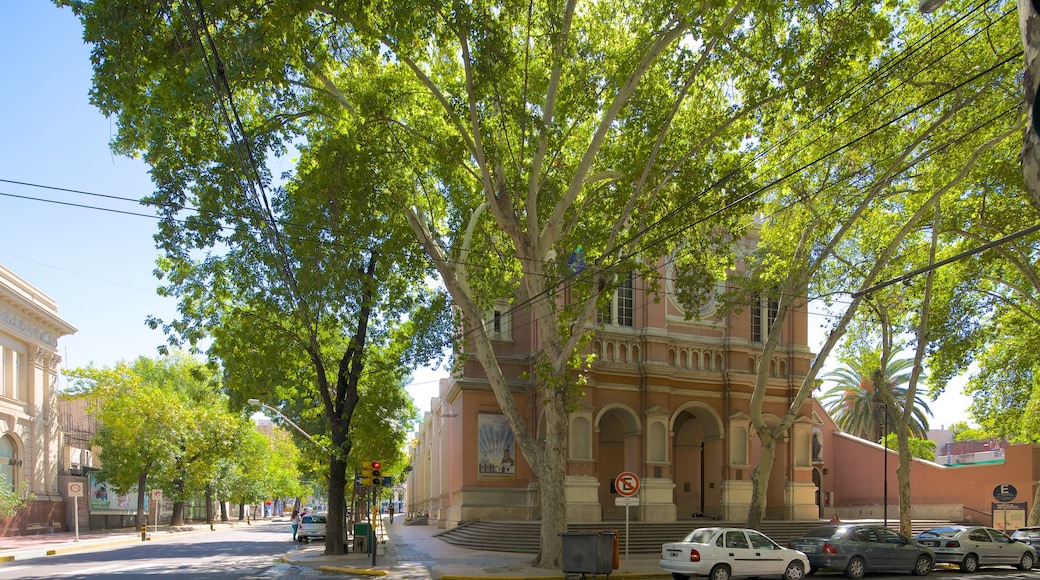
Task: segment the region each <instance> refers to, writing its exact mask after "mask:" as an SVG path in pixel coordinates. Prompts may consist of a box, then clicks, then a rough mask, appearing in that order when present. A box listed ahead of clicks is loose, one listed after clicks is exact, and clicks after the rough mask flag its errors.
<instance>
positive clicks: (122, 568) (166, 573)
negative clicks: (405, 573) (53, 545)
mask: <svg viewBox="0 0 1040 580" xmlns="http://www.w3.org/2000/svg"><path fill="white" fill-rule="evenodd" d="M283 528H285V529H283ZM286 529H287V526H239V527H235V528H233V529H230V530H226V531H222V532H220V533H218V534H184V535H183V536H177V535H174V536H170V537H165V538H163V539H161V540H157V541H149V542H141V543H139V544H127V545H121V546H111V547H104V548H96V549H91V550H84V551H82V552H75V553H70V554H59V555H53V556H40V557H38V558H32V559H19V560H16V561H14V562H10V563H7V564H0V579H14V578H19V579H22V578H26V579H28V578H61V579H69V580H75V579H79V578H91V579H96V578H119V579H131V578H135V579H136V578H142V579H143V578H151V579H152V580H154V577H155V576H162V577H163V578H237V579H242V580H245V579H261V578H288V579H310V578H331V577H333V576H337V577H339V578H343V576H342V575H332V574H327V573H322V572H319V571H317V570H312V569H309V568H306V567H300V566H291V565H288V564H282V563H280V562H279V561H278V558H279V557H280V556H282V555H283V554H285V553H286V552H287V551H288V550H289V549H291V548H292V546H293V545H294V544H293V542H292V536H291V535H290V534H289V533H287V532H286Z"/></svg>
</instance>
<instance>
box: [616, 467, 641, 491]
mask: <svg viewBox="0 0 1040 580" xmlns="http://www.w3.org/2000/svg"><path fill="white" fill-rule="evenodd" d="M614 489H616V490H617V492H618V495H620V496H623V497H632V496H633V495H635V494H636V493H638V492H639V476H638V475H636V474H634V473H632V472H631V471H625V472H623V473H621V474H620V475H618V476H617V478H616V479H614Z"/></svg>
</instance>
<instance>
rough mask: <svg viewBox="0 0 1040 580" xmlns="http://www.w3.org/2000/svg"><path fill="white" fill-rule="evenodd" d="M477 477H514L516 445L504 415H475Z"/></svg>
mask: <svg viewBox="0 0 1040 580" xmlns="http://www.w3.org/2000/svg"><path fill="white" fill-rule="evenodd" d="M477 433H478V437H479V439H478V441H477V454H478V459H479V461H478V468H477V469H478V473H477V479H513V478H515V477H516V460H515V459H514V458H515V457H516V446H515V442H514V439H513V430H512V429H511V428H510V427H509V423H508V422H507V421H506V417H505V415H501V414H498V413H480V414H478V415H477Z"/></svg>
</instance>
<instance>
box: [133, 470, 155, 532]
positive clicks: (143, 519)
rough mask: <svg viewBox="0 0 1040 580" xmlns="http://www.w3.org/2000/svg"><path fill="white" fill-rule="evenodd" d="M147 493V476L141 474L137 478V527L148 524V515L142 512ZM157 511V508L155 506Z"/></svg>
mask: <svg viewBox="0 0 1040 580" xmlns="http://www.w3.org/2000/svg"><path fill="white" fill-rule="evenodd" d="M147 492H148V474H147V473H142V474H140V475H138V476H137V518H136V520H135V521H136V522H137V525H138V526H143V525H145V524H147V523H148V514H146V513H145V512H144V498H145V495H146V494H147ZM156 509H159V506H156Z"/></svg>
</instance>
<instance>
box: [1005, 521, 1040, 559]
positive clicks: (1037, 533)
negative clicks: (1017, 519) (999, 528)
mask: <svg viewBox="0 0 1040 580" xmlns="http://www.w3.org/2000/svg"><path fill="white" fill-rule="evenodd" d="M1011 539H1012V540H1015V541H1016V542H1022V543H1023V544H1029V545H1030V546H1032V547H1033V549H1034V550H1037V551H1040V527H1038V526H1030V527H1028V528H1018V529H1017V530H1015V531H1014V532H1012V533H1011ZM1033 565H1034V566H1036V562H1033Z"/></svg>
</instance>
